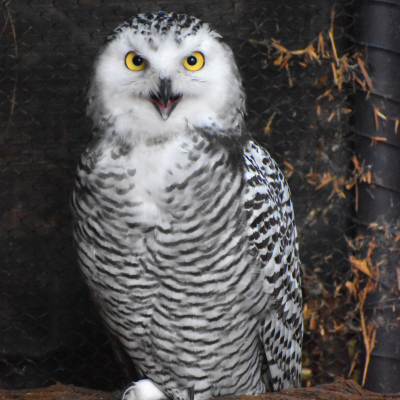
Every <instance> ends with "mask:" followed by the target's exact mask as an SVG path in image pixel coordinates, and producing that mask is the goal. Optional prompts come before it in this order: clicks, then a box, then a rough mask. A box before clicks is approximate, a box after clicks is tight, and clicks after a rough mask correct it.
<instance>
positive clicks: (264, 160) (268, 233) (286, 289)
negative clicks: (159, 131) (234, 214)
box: [244, 141, 303, 391]
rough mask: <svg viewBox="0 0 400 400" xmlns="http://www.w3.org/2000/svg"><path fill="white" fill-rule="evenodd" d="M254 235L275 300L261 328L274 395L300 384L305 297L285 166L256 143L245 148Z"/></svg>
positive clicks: (265, 283)
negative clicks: (284, 173) (280, 167)
mask: <svg viewBox="0 0 400 400" xmlns="http://www.w3.org/2000/svg"><path fill="white" fill-rule="evenodd" d="M244 159H245V178H246V180H247V188H248V190H247V192H246V198H245V208H246V210H247V212H248V230H249V231H248V234H249V238H250V242H251V247H252V251H255V252H256V254H257V257H258V258H259V259H260V261H261V264H262V274H263V277H262V278H263V287H264V292H265V294H266V295H267V296H269V300H268V305H267V310H265V314H264V315H265V320H264V321H262V326H261V329H260V336H261V340H262V342H263V344H264V350H265V355H266V359H267V364H268V367H269V368H268V369H269V371H268V372H267V379H268V381H269V386H271V389H273V390H274V391H277V390H281V389H284V388H289V387H295V386H299V385H300V381H301V346H302V336H303V327H302V297H301V289H300V268H299V266H300V261H299V257H298V246H297V239H296V227H295V224H294V214H293V208H292V203H291V200H290V190H289V187H288V185H287V183H286V180H285V178H284V176H283V174H282V172H281V171H280V170H279V167H278V166H277V164H276V163H275V161H274V160H272V159H271V157H270V155H269V154H268V153H267V152H266V150H264V149H263V148H262V147H261V146H259V145H258V144H257V143H255V142H254V141H249V142H248V143H247V145H246V146H245V148H244Z"/></svg>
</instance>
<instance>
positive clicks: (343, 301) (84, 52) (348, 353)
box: [0, 0, 365, 390]
mask: <svg viewBox="0 0 400 400" xmlns="http://www.w3.org/2000/svg"><path fill="white" fill-rule="evenodd" d="M1 4H2V15H1V26H0V27H1V36H0V46H1V54H0V57H1V63H0V70H1V76H0V82H1V86H0V93H1V102H0V112H1V115H0V118H1V120H0V123H1V137H0V140H1V159H0V160H1V161H0V162H1V170H2V174H1V188H2V190H1V205H2V209H1V219H0V226H1V230H0V234H1V250H0V251H1V258H0V259H1V260H2V261H1V264H0V316H1V317H0V337H1V338H2V339H1V341H0V349H1V350H0V351H1V357H0V386H1V387H2V388H6V389H14V388H24V387H30V388H33V387H39V386H45V385H49V384H51V383H54V382H55V381H59V382H62V383H72V384H75V385H80V386H87V387H93V388H97V389H105V390H113V389H116V388H120V387H122V386H124V385H125V384H126V382H127V378H126V377H125V376H124V373H123V371H122V369H121V366H120V365H119V364H118V362H117V361H116V360H115V358H114V355H113V352H112V349H111V346H110V343H109V341H108V339H107V335H106V333H105V331H104V327H103V326H102V324H101V322H100V320H99V317H98V316H97V313H96V311H95V309H94V307H93V305H92V303H91V301H90V299H89V296H88V293H87V290H86V287H85V286H84V284H83V281H82V280H81V277H80V275H79V272H78V269H77V265H76V255H75V252H74V249H73V246H72V240H71V215H70V211H69V198H70V193H71V189H72V182H73V179H74V174H75V167H76V164H77V160H78V156H79V155H80V153H81V152H82V151H83V149H84V147H85V145H86V144H87V142H88V141H89V139H90V130H91V122H90V121H89V120H88V119H87V118H86V116H85V100H84V95H85V87H86V84H87V82H88V79H89V76H90V71H91V65H92V63H93V60H94V59H95V57H96V53H97V51H98V50H99V48H100V46H101V44H102V43H103V40H104V38H105V36H106V35H107V34H108V33H109V32H111V31H112V30H113V29H114V28H115V27H116V26H118V25H119V24H120V23H121V22H122V21H124V20H126V19H127V18H129V17H130V16H131V15H133V14H135V13H138V12H146V11H158V10H161V9H162V10H165V11H175V12H178V13H186V14H190V15H195V16H196V17H198V18H200V19H202V20H204V21H207V22H210V23H211V24H212V25H213V27H214V28H215V29H216V30H217V31H219V32H220V33H221V34H222V35H223V37H224V38H225V41H226V42H227V43H228V44H229V45H230V46H231V47H232V48H233V50H234V53H235V56H236V60H237V63H238V65H239V68H240V71H241V73H242V76H243V79H244V85H245V89H246V94H247V112H248V115H247V126H248V128H249V130H250V131H251V132H252V133H253V134H254V135H255V136H256V137H257V139H258V140H259V141H260V142H262V143H263V144H264V145H265V146H266V148H267V149H268V150H269V152H270V153H271V154H272V156H273V157H274V158H275V160H276V161H277V162H278V164H279V165H280V167H281V168H282V170H283V171H284V172H285V174H286V176H287V178H288V181H289V184H290V187H291V191H292V198H293V203H294V207H295V213H296V220H297V226H298V232H299V238H300V246H301V247H300V249H301V250H300V255H301V259H302V263H303V265H302V273H303V286H304V288H303V293H304V296H305V309H304V317H305V324H304V327H305V336H304V355H303V359H304V360H303V361H304V362H303V375H304V384H305V385H311V384H319V383H325V382H328V381H330V380H332V379H333V377H334V376H344V377H349V376H350V377H353V378H354V379H356V380H359V379H360V377H361V374H362V369H363V359H362V357H361V356H362V351H363V350H362V349H363V339H362V335H361V328H360V317H359V312H358V311H357V301H358V300H357V298H356V297H355V296H354V292H352V291H351V290H350V289H351V288H352V286H351V285H352V284H353V285H354V279H355V275H354V272H353V270H352V269H351V267H350V262H349V254H350V252H351V246H349V239H350V238H352V237H353V236H354V226H353V222H352V221H353V220H352V217H353V215H354V203H355V201H354V196H353V189H354V185H353V184H352V182H353V181H352V179H353V178H354V176H355V175H354V171H355V170H354V168H355V165H356V164H355V160H354V159H353V150H352V143H353V138H352V133H351V130H350V124H349V121H350V118H351V115H352V113H351V106H350V99H349V95H350V94H351V93H352V92H353V84H356V82H357V79H358V80H359V81H360V82H365V76H364V77H363V75H362V72H361V73H360V74H359V75H358V76H357V79H356V78H355V76H356V75H357V73H359V72H360V71H359V69H357V68H359V67H358V66H359V63H358V62H357V59H356V58H354V56H351V55H350V56H347V55H348V54H352V53H351V52H352V48H351V41H350V40H349V36H348V35H349V34H350V33H351V27H352V23H353V18H352V5H353V4H352V1H350V0H348V1H347V0H342V1H326V0H309V1H306V2H298V1H295V0H285V1H282V2H276V1H270V0H267V1H265V0H264V1H261V0H260V1H255V0H252V1H224V2H219V3H217V2H214V1H207V0H204V1H184V2H179V3H178V2H177V3H174V2H173V1H170V2H162V1H160V2H157V1H136V2H135V3H132V2H129V1H107V2H105V1H98V0H80V1H78V0H68V1H57V0H52V1H51V0H41V1H23V0H13V1H9V2H4V1H3V2H2V3H1ZM310 45H312V47H311V46H310ZM342 56H345V58H343V59H341V60H342V61H340V62H339V59H340V58H341V57H342ZM346 57H347V58H346ZM352 57H353V58H352ZM359 60H361V58H359ZM340 63H342V64H340ZM332 65H333V66H332ZM346 65H347V66H350V67H349V68H347V69H346ZM357 65H358V66H357ZM356 70H357V71H356ZM353 72H354V74H353ZM346 74H347V75H346ZM352 159H353V161H352Z"/></svg>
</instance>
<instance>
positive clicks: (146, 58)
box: [88, 13, 244, 140]
mask: <svg viewBox="0 0 400 400" xmlns="http://www.w3.org/2000/svg"><path fill="white" fill-rule="evenodd" d="M158 14H160V13H158ZM156 15H157V14H156ZM165 15H167V16H168V15H169V14H165ZM166 21H168V19H167V20H166ZM196 21H198V20H196ZM135 22H136V21H135ZM165 23H166V22H165V21H164V25H162V24H160V25H161V28H162V27H163V26H165ZM155 24H156V21H153V25H149V24H146V25H143V24H142V25H141V24H138V26H137V25H136V26H135V28H138V29H135V28H133V27H132V25H134V23H131V26H123V27H121V29H119V30H117V31H116V34H115V36H114V37H113V38H112V39H111V40H110V41H109V42H108V43H107V44H106V45H105V47H104V48H103V50H102V52H101V53H100V55H99V58H98V60H97V62H96V64H95V75H94V78H93V80H92V84H91V89H90V91H89V107H88V113H89V115H91V116H92V118H93V120H94V123H95V125H96V126H97V127H100V126H102V125H103V126H111V128H110V129H112V131H113V132H118V133H120V134H122V135H125V136H127V137H132V138H134V139H135V140H137V139H138V138H147V139H149V138H156V137H160V136H165V135H169V136H172V135H175V134H179V133H182V132H185V131H186V130H187V128H188V127H189V128H190V127H211V126H212V127H214V128H216V129H221V130H226V129H229V128H232V127H234V126H235V125H237V124H239V123H240V122H241V121H242V117H243V108H244V95H243V91H242V87H241V81H240V77H239V74H238V71H237V68H236V65H235V63H234V60H233V56H232V52H231V50H230V49H229V48H228V47H227V46H226V45H225V44H224V43H221V42H220V41H219V40H218V39H219V36H218V34H217V33H216V32H213V31H211V30H210V28H209V26H208V25H206V24H204V25H202V26H201V27H200V28H199V29H196V30H195V31H193V29H192V27H189V28H187V27H184V28H183V29H181V34H179V35H177V34H176V30H177V29H178V30H179V27H177V26H176V25H172V26H171V25H170V28H169V29H168V31H166V33H164V34H162V33H161V31H162V30H161V29H158V30H157V29H156V28H155V27H154V25H155ZM170 24H171V22H170ZM192 25H193V24H192ZM142 28H143V29H142ZM142 31H143V32H144V33H141V32H142ZM188 33H189V34H188ZM199 53H200V54H199ZM193 56H194V57H195V58H193ZM202 57H203V58H204V60H202ZM135 64H137V65H135ZM193 64H194V65H193Z"/></svg>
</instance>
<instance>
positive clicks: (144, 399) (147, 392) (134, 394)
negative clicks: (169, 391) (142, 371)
mask: <svg viewBox="0 0 400 400" xmlns="http://www.w3.org/2000/svg"><path fill="white" fill-rule="evenodd" d="M166 398H167V396H166V395H165V394H164V393H163V392H162V391H161V390H160V389H159V388H158V387H157V386H156V385H155V384H154V383H153V382H152V381H151V380H150V379H142V380H140V381H137V382H134V383H133V385H132V386H130V387H128V389H126V390H125V392H124V394H123V395H122V398H121V400H162V399H166Z"/></svg>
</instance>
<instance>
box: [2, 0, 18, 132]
mask: <svg viewBox="0 0 400 400" xmlns="http://www.w3.org/2000/svg"><path fill="white" fill-rule="evenodd" d="M3 6H4V8H5V13H6V15H7V17H6V22H5V24H4V28H3V31H2V32H1V34H3V33H4V31H5V29H6V26H7V25H8V21H10V26H11V30H12V33H13V38H14V51H15V59H17V58H18V45H17V34H16V32H15V26H14V21H13V19H12V17H11V13H10V9H9V8H8V3H7V2H6V1H3ZM17 78H18V72H17V69H15V78H14V79H15V81H14V88H13V91H12V98H11V109H10V116H9V118H8V122H7V127H6V130H5V132H4V133H7V132H8V128H9V127H10V124H11V121H12V116H13V114H14V108H15V100H16V95H17V82H18V79H17Z"/></svg>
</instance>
